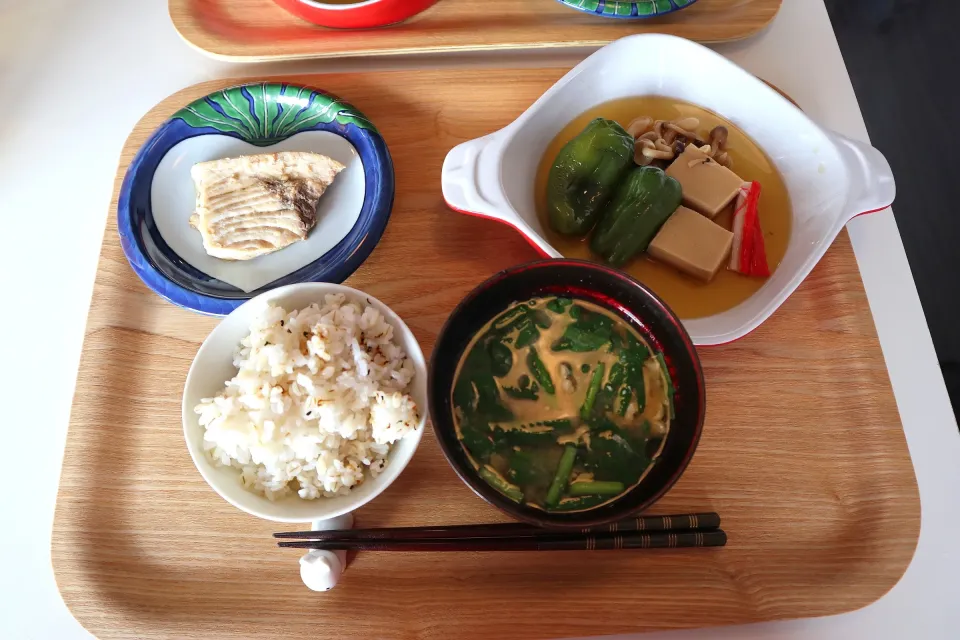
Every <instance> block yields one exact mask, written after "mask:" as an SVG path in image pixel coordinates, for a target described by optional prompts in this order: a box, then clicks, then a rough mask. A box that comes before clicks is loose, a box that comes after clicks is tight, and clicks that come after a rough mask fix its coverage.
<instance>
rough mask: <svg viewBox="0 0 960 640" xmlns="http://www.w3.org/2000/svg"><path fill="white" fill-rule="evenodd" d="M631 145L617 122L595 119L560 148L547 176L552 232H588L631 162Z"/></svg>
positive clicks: (579, 233)
mask: <svg viewBox="0 0 960 640" xmlns="http://www.w3.org/2000/svg"><path fill="white" fill-rule="evenodd" d="M633 145H634V140H633V136H631V135H630V134H629V133H627V132H626V130H625V129H624V128H623V127H621V126H620V125H619V124H618V123H616V122H614V121H613V120H605V119H603V118H597V119H596V120H593V121H592V122H591V123H590V124H588V125H587V127H586V128H585V129H584V130H583V131H582V132H581V133H580V134H579V135H578V136H577V137H576V138H574V139H573V140H571V141H570V142H568V143H567V144H566V145H565V146H564V147H563V149H561V150H560V153H558V154H557V158H556V160H554V163H553V167H551V169H550V175H549V177H548V178H547V211H548V214H549V221H550V227H551V228H552V229H553V230H554V231H556V232H558V233H562V234H564V235H570V236H584V235H586V234H588V233H589V232H590V229H592V228H593V226H594V225H595V224H596V222H597V219H598V218H599V217H600V212H601V211H602V210H603V207H604V205H605V204H606V203H607V201H608V200H609V199H610V197H611V196H612V195H613V194H614V191H615V190H616V185H617V182H618V181H619V180H620V178H621V177H622V176H623V173H624V171H626V170H627V168H628V167H629V166H631V165H632V164H633Z"/></svg>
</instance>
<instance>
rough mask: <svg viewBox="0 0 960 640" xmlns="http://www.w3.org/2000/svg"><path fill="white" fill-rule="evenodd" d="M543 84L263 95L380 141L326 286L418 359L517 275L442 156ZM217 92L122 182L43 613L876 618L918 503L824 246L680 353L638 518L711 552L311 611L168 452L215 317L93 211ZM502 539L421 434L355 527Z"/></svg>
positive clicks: (401, 572) (854, 282) (280, 565)
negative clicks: (797, 276)
mask: <svg viewBox="0 0 960 640" xmlns="http://www.w3.org/2000/svg"><path fill="white" fill-rule="evenodd" d="M705 4H706V2H705ZM562 73H563V70H558V69H524V70H516V69H508V70H503V69H499V70H475V69H473V70H459V71H450V70H447V71H416V72H413V71H399V72H384V73H371V74H351V75H349V76H348V75H329V76H306V77H288V78H284V80H285V81H288V82H300V83H304V84H309V85H312V86H316V87H319V88H323V89H326V90H329V91H331V92H333V93H335V94H338V95H341V96H343V97H344V98H346V99H348V100H350V101H352V102H353V103H355V104H356V105H357V106H358V107H359V108H360V109H361V110H362V111H364V112H365V113H366V114H367V115H368V116H369V117H370V118H371V119H372V120H373V121H374V122H375V123H376V124H377V126H378V127H379V128H380V130H381V132H382V133H383V135H384V137H385V138H386V140H387V143H388V145H389V146H390V149H391V152H392V154H393V158H394V161H395V163H396V171H397V195H396V205H395V208H394V211H393V216H392V218H391V221H390V224H389V225H388V227H387V231H386V233H385V235H384V236H383V239H382V241H381V242H380V244H379V246H378V247H377V248H376V250H375V251H374V252H373V254H372V255H371V257H370V258H369V259H368V260H367V262H366V263H365V264H364V265H363V266H362V267H361V268H360V269H359V271H358V272H357V273H356V274H355V275H354V276H353V277H352V278H350V279H349V280H348V281H347V284H349V285H351V286H353V287H357V288H360V289H363V290H365V291H367V292H369V293H371V294H372V295H374V296H376V297H377V298H379V299H381V300H383V301H384V302H385V303H386V304H388V305H390V306H391V307H392V308H393V309H394V310H396V311H397V312H398V313H399V314H400V315H401V316H402V317H403V318H404V319H405V320H406V322H407V324H409V325H410V328H411V329H412V330H413V332H414V333H415V334H416V336H417V338H418V340H419V341H420V342H421V344H422V346H423V348H424V351H425V352H426V353H427V354H429V353H430V351H431V349H432V347H433V344H434V340H435V338H436V335H437V332H438V331H439V329H440V327H441V324H442V323H443V321H444V319H445V318H446V316H447V314H448V313H449V312H450V311H451V310H452V309H453V307H454V306H455V305H456V304H457V302H458V301H459V300H460V299H461V298H462V297H463V296H464V295H465V294H466V293H467V292H468V291H469V290H470V289H472V288H473V287H474V286H475V285H477V284H478V283H479V282H481V281H482V280H483V279H485V278H486V277H488V276H489V275H491V274H493V273H494V272H496V271H498V270H500V269H503V268H505V267H508V266H510V265H513V264H517V263H519V262H523V261H527V260H531V259H534V258H536V255H535V254H534V253H533V250H532V249H531V248H530V247H529V246H528V245H527V244H526V243H525V242H524V241H523V239H522V238H521V237H520V236H519V235H517V234H516V233H514V232H513V231H511V230H510V229H508V228H507V227H505V226H502V225H499V224H496V223H494V222H490V221H485V220H481V219H477V218H472V217H468V216H464V215H459V214H456V213H454V212H452V211H450V210H449V209H447V207H446V206H445V205H444V202H443V200H442V197H441V192H440V167H441V163H442V161H443V158H444V155H445V154H446V152H447V151H448V150H449V149H450V148H451V147H453V146H454V145H455V144H457V143H459V142H462V141H464V140H467V139H470V138H474V137H478V136H481V135H483V134H486V133H488V132H491V131H494V130H496V129H498V128H500V127H502V126H504V125H506V124H508V123H509V122H510V121H512V120H513V119H514V118H515V117H516V116H517V115H519V114H520V113H521V112H522V111H523V110H524V109H525V108H526V107H527V106H529V104H530V103H531V102H533V101H534V100H535V99H536V98H537V97H538V96H539V95H540V94H541V93H542V92H543V91H544V90H546V89H547V88H548V87H549V86H550V85H551V84H552V83H553V82H554V81H556V80H557V79H558V78H559V77H560V76H561V75H562ZM228 84H231V83H228V82H225V81H215V82H208V83H205V84H201V85H197V86H195V87H190V88H188V89H185V90H184V91H181V92H180V93H178V94H176V95H174V96H172V97H170V98H168V99H167V100H165V101H164V102H162V103H161V104H160V105H158V106H157V107H155V108H154V109H153V110H152V111H150V113H148V114H147V115H146V116H145V117H144V118H143V120H141V121H140V123H139V124H138V125H137V126H136V128H135V129H134V131H133V132H132V134H131V135H130V137H129V139H128V140H127V143H126V145H125V146H124V149H123V153H122V157H121V159H120V167H119V170H118V174H117V177H116V185H115V193H114V200H113V204H112V208H111V212H110V217H109V220H108V223H107V227H106V231H105V234H104V241H103V248H102V253H101V256H100V263H99V268H98V271H97V276H96V285H95V290H94V294H93V302H92V305H91V308H90V314H89V319H88V326H87V332H86V339H85V342H84V346H83V352H82V358H81V363H80V371H79V374H78V380H77V388H76V395H75V398H74V404H73V411H72V416H71V423H70V428H69V433H68V437H67V446H66V454H65V459H64V464H63V473H62V478H61V481H60V491H59V496H58V500H57V511H56V520H55V525H54V531H53V562H54V568H55V571H56V577H57V581H58V584H59V587H60V591H61V593H62V594H63V597H64V599H65V600H66V602H67V604H68V606H69V607H70V609H71V611H72V612H73V614H74V615H75V616H76V617H77V619H78V620H79V621H80V622H81V623H82V624H83V625H84V626H85V627H86V628H87V629H88V630H90V631H91V632H93V633H94V634H96V635H97V636H99V637H101V638H122V637H127V638H141V639H150V638H167V637H170V638H186V637H198V638H199V637H209V638H237V639H240V638H243V639H247V638H259V637H263V638H298V637H314V638H353V637H357V638H437V639H441V638H444V639H445V638H463V639H470V638H508V637H523V638H551V637H570V636H593V635H602V634H613V633H625V632H633V631H646V630H654V629H673V628H684V627H702V626H709V625H724V624H734V623H747V622H757V621H763V620H774V619H783V618H797V617H804V616H822V615H828V614H835V613H841V612H845V611H850V610H852V609H856V608H859V607H862V606H864V605H866V604H868V603H870V602H872V601H874V600H876V599H877V598H879V597H880V596H881V595H883V594H884V593H885V592H886V591H887V590H888V589H890V588H891V587H892V586H893V585H894V584H895V583H896V582H897V580H898V579H899V578H900V576H901V575H902V574H903V572H904V570H905V569H906V567H907V564H908V563H909V561H910V559H911V557H912V555H913V551H914V548H915V545H916V541H917V537H918V534H919V526H920V503H919V497H918V492H917V486H916V482H915V479H914V474H913V469H912V466H911V462H910V458H909V455H908V452H907V447H906V442H905V440H904V435H903V432H902V428H901V425H900V421H899V417H898V413H897V407H896V404H895V403H894V398H893V395H892V392H891V388H890V383H889V380H888V376H887V371H886V368H885V366H884V360H883V356H882V354H881V351H880V347H879V344H878V342H877V336H876V332H875V330H874V325H873V321H872V319H871V316H870V310H869V308H868V306H867V300H866V296H865V295H864V290H863V286H862V283H861V280H860V277H859V272H858V270H857V264H856V260H855V258H854V255H853V253H852V251H851V247H850V243H849V240H848V238H847V235H846V233H845V232H844V233H842V234H841V235H840V237H839V238H838V239H837V241H836V242H835V243H834V245H833V247H832V248H831V249H830V250H829V251H828V252H827V254H826V256H825V257H824V259H823V260H822V261H821V263H820V264H819V265H818V266H817V267H816V269H815V270H814V271H813V273H812V274H811V275H810V277H809V278H808V279H807V280H806V282H804V284H803V285H802V286H801V287H800V289H799V290H798V291H797V292H796V293H795V294H794V295H793V296H792V297H791V298H790V299H789V300H788V301H787V302H786V303H785V304H784V306H783V307H782V308H781V309H780V310H779V311H778V312H777V313H776V314H774V316H773V317H772V318H771V319H770V320H768V321H767V322H766V323H765V324H764V325H763V326H762V327H760V328H759V329H757V330H756V331H755V332H754V333H752V334H750V335H749V336H748V337H746V338H745V339H743V340H740V341H738V342H735V343H733V344H730V345H726V346H723V347H713V348H707V349H703V350H702V351H701V357H702V359H703V365H704V370H705V376H706V381H707V406H708V409H707V421H706V425H705V428H704V431H703V438H702V440H701V442H700V446H699V449H698V450H697V453H696V456H695V457H694V459H693V462H692V463H691V465H690V467H689V468H688V470H687V471H686V473H685V474H684V476H683V477H682V479H681V480H680V481H679V482H678V483H677V485H676V486H675V487H674V488H673V489H672V490H671V491H670V492H669V493H668V494H667V495H666V496H665V497H664V498H663V499H662V500H661V501H660V502H659V503H658V504H657V505H656V508H655V509H654V512H656V513H679V512H693V511H711V510H712V511H717V512H719V513H720V514H721V515H722V517H723V520H724V525H723V526H724V529H726V531H727V532H728V533H729V543H728V546H727V547H725V548H722V549H705V550H704V549H689V550H676V551H663V552H592V553H591V552H562V553H486V554H481V553H451V554H425V553H420V554H414V553H410V554H404V553H394V554H385V553H360V554H358V555H357V556H356V557H355V558H354V559H353V561H352V563H351V565H350V567H349V569H348V571H347V573H346V574H345V575H344V577H343V579H342V581H341V583H340V584H339V585H338V586H337V587H336V588H335V589H334V590H333V591H331V592H329V593H327V594H316V593H312V592H310V591H308V590H307V589H306V588H305V587H304V586H303V585H302V584H301V583H300V578H299V575H298V570H297V557H298V554H297V553H296V552H295V551H287V550H280V549H276V548H275V547H274V541H273V540H272V539H271V538H270V533H271V532H273V531H277V530H284V529H289V528H290V527H289V526H287V527H285V526H284V525H278V524H271V523H268V522H265V521H260V520H258V519H256V518H254V517H251V516H248V515H246V514H244V513H241V512H240V511H238V510H237V509H235V508H233V507H232V506H230V505H229V504H227V503H226V502H225V501H224V500H222V499H221V498H220V497H218V496H217V495H216V494H215V493H214V492H213V490H212V489H210V488H209V487H208V486H207V485H206V484H205V483H204V481H203V479H202V478H201V477H200V474H199V473H198V472H197V471H196V469H195V468H194V466H193V464H192V463H191V461H190V457H189V455H188V454H187V450H186V446H185V444H184V442H183V436H182V430H181V425H180V398H181V389H182V387H183V382H184V379H185V377H186V373H187V369H188V368H189V366H190V362H191V360H192V358H193V356H194V354H195V352H196V350H197V348H198V346H199V344H200V342H201V341H202V340H203V339H204V337H205V336H206V335H207V334H208V332H209V331H210V330H211V329H212V328H213V327H214V325H215V324H216V323H217V320H216V319H213V318H206V317H202V316H199V315H195V314H193V313H191V312H188V311H184V310H181V309H179V308H176V307H174V306H172V305H170V304H168V303H166V302H164V301H163V300H161V299H160V298H159V297H157V296H155V295H154V294H153V293H151V292H150V291H149V290H147V288H146V287H145V286H144V285H143V284H142V283H141V282H140V280H138V279H137V276H136V275H135V274H134V273H133V271H132V270H131V269H130V267H129V266H128V265H127V263H126V261H125V260H124V257H123V254H122V252H121V249H120V245H119V242H118V238H117V229H116V224H115V218H114V216H115V209H116V190H118V189H119V186H120V181H121V179H122V177H123V175H124V172H125V170H126V167H127V165H128V164H129V162H130V161H131V159H132V157H133V155H134V153H135V152H136V151H137V149H138V147H140V145H141V144H142V143H143V142H144V141H145V140H146V138H147V137H148V135H149V134H150V132H151V131H152V130H153V129H154V128H155V127H157V126H158V125H159V124H160V123H161V122H162V121H163V120H164V119H165V118H167V117H168V116H169V115H171V114H172V113H173V112H174V111H175V110H176V109H177V108H179V107H181V106H182V105H184V104H186V103H187V102H189V101H191V100H194V99H196V98H198V97H201V96H202V95H204V94H206V93H209V92H211V91H214V90H217V89H220V88H222V87H224V86H227V85H228ZM497 87H509V91H507V90H505V89H503V90H498V89H496V88H497ZM502 519H504V518H503V517H502V516H501V515H500V514H499V512H497V511H496V510H495V509H493V508H492V507H490V506H488V505H487V504H486V503H484V502H483V501H482V500H481V499H480V498H478V497H476V496H475V495H474V494H473V493H472V492H471V491H470V490H469V489H468V488H467V487H466V486H465V485H464V484H463V483H461V482H460V481H459V480H458V479H457V477H456V476H455V475H454V473H453V471H452V470H451V469H450V467H449V466H448V465H447V463H446V462H445V460H444V459H443V456H442V455H441V453H440V449H439V447H438V445H437V443H436V440H435V438H434V437H433V434H432V432H430V431H428V433H426V434H425V435H424V438H423V441H422V444H421V445H420V449H419V450H418V452H417V454H416V456H415V457H414V459H413V461H412V462H411V464H410V466H409V467H408V468H407V469H406V470H405V471H404V473H403V474H402V475H401V476H400V478H399V479H398V480H397V481H396V483H394V484H393V485H392V486H391V487H390V488H389V489H388V490H387V491H386V492H385V493H384V494H383V495H381V496H380V497H378V498H377V499H376V500H374V501H373V502H372V503H371V504H369V505H368V506H366V507H364V508H363V509H361V510H360V511H359V512H358V514H357V520H358V525H359V526H364V527H374V526H401V525H427V524H458V523H471V522H492V521H498V520H502Z"/></svg>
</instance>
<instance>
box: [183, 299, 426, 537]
mask: <svg viewBox="0 0 960 640" xmlns="http://www.w3.org/2000/svg"><path fill="white" fill-rule="evenodd" d="M318 288H319V290H322V291H323V292H324V293H323V294H321V295H317V291H318ZM311 293H312V295H311ZM351 293H352V294H355V295H351ZM305 298H309V299H310V300H311V301H317V302H313V303H312V304H307V305H303V306H301V304H300V303H299V302H297V301H298V300H300V301H302V300H304V299H305ZM236 314H239V315H240V316H242V317H236V318H235V317H234V316H235V315H236ZM218 332H222V333H223V335H218ZM231 336H232V337H231ZM228 341H229V342H228ZM227 349H229V351H227ZM214 352H215V353H214ZM224 356H226V358H225V359H226V362H223V360H221V361H220V363H219V364H218V363H217V362H216V359H219V358H224ZM215 371H220V372H222V373H221V374H220V376H219V377H214V376H216V375H217V374H216V373H215ZM425 378H426V366H425V363H424V362H423V354H422V352H421V351H420V349H419V346H418V345H417V344H416V341H415V339H414V338H413V336H412V334H411V332H410V330H409V329H408V328H407V327H406V325H404V324H403V322H402V321H400V319H399V318H398V317H397V316H396V315H395V314H394V313H393V312H392V311H390V310H389V309H388V308H387V307H386V306H385V305H383V304H382V303H380V302H379V301H377V300H375V299H373V298H371V297H369V296H366V295H364V294H362V293H361V292H358V291H354V290H352V289H349V288H348V287H343V286H340V285H330V284H322V283H305V284H302V285H291V286H290V287H283V288H281V289H276V290H273V291H271V292H268V293H266V294H263V295H262V296H259V297H258V298H254V299H253V300H251V301H249V302H247V303H245V304H244V305H242V306H241V307H240V308H238V309H237V310H236V311H234V312H233V313H232V314H231V315H230V316H228V317H227V318H226V319H225V320H224V321H223V322H222V323H221V325H220V326H218V327H217V328H216V329H215V330H214V332H213V333H211V335H210V337H208V339H207V341H205V342H204V345H203V346H202V347H201V349H200V351H199V352H198V354H197V357H196V359H195V361H194V364H193V366H192V367H191V371H190V374H189V375H188V378H187V385H186V388H185V390H184V400H183V412H184V433H185V435H186V437H187V443H188V448H189V449H190V453H191V455H192V457H193V458H194V462H195V463H196V465H197V467H198V469H199V470H200V471H201V474H202V475H203V476H204V478H205V479H206V480H207V481H208V482H209V483H210V484H211V486H213V487H214V489H216V490H217V491H218V492H219V493H220V494H221V495H222V496H223V497H224V498H226V499H227V500H228V501H230V502H231V503H233V504H235V505H236V506H238V507H240V508H241V509H244V510H245V511H248V512H250V513H254V514H255V515H260V516H261V517H265V518H269V519H272V520H281V521H291V522H293V521H302V520H304V519H320V518H325V517H333V516H334V515H339V514H342V513H345V512H347V511H350V510H352V509H354V508H356V507H358V506H360V505H361V504H363V503H364V502H366V501H368V500H370V499H372V498H373V497H374V496H375V495H377V494H378V493H380V492H381V491H382V490H383V489H384V488H385V487H386V485H388V484H389V483H390V482H391V481H392V480H393V479H394V478H395V477H396V476H397V475H398V474H399V471H400V470H401V469H402V468H403V466H405V465H406V463H407V462H408V461H409V459H410V457H411V456H412V454H413V451H414V450H415V449H416V445H417V443H418V442H419V439H420V436H421V434H422V432H423V425H424V423H425V419H426V416H425V415H424V413H425V412H426V402H425V400H426V398H425V395H426V393H425V390H426V379H425ZM224 380H226V382H225V383H224ZM395 467H398V468H395ZM228 483H232V485H233V486H232V487H231V486H229V485H228ZM238 490H239V492H238ZM241 494H246V495H241ZM298 503H299V504H298ZM311 504H315V505H316V507H310V506H309V505H311ZM328 504H329V505H330V506H329V507H328V506H326V505H328ZM302 505H308V506H306V507H303V506H302ZM334 505H335V506H334Z"/></svg>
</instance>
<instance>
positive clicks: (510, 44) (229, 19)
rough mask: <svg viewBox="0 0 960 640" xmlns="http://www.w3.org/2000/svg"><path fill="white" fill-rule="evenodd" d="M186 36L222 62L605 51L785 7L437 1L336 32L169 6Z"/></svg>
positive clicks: (254, 8) (750, 22) (280, 19)
mask: <svg viewBox="0 0 960 640" xmlns="http://www.w3.org/2000/svg"><path fill="white" fill-rule="evenodd" d="M169 2H170V5H169V6H170V17H171V18H172V19H173V24H174V26H175V27H176V29H177V31H178V32H179V33H180V35H181V36H183V37H184V39H186V41H187V42H189V43H190V44H192V45H194V46H195V47H197V48H198V49H200V50H201V51H204V52H206V53H208V54H211V55H214V56H216V57H220V58H230V59H243V60H283V59H291V58H329V57H339V56H367V55H389V54H399V53H436V52H440V51H491V50H501V49H549V48H555V47H598V46H601V45H604V44H607V43H608V42H612V41H613V40H616V39H617V38H621V37H623V36H627V35H630V34H633V33H651V32H657V33H669V34H673V35H677V36H682V37H684V38H688V39H690V40H697V41H700V42H725V41H730V40H739V39H741V38H746V37H748V36H751V35H753V34H755V33H757V32H758V31H760V30H761V29H763V28H764V27H766V26H767V25H768V24H769V23H770V21H771V20H773V17H774V16H775V15H776V14H777V11H779V10H780V4H781V2H782V0H699V1H698V2H697V3H696V4H694V5H693V6H691V7H688V8H686V9H683V10H681V11H675V12H673V13H671V14H668V15H666V16H663V17H660V18H652V19H646V20H617V19H610V18H599V17H595V16H591V15H587V14H584V13H581V12H579V11H575V10H573V9H570V8H569V7H565V6H563V5H562V4H560V3H559V2H554V1H553V0H440V2H438V3H437V4H436V5H434V6H433V7H431V8H430V9H428V10H427V11H425V12H423V13H422V14H420V15H418V16H415V17H413V18H411V19H410V20H408V21H407V22H404V23H401V24H398V25H393V26H390V27H382V28H379V29H357V30H335V29H326V28H323V27H318V26H315V25H313V24H310V23H309V22H305V21H304V20H301V19H300V18H297V17H296V16H294V15H292V14H289V13H287V12H286V11H285V10H283V9H281V8H280V7H279V6H277V5H276V4H274V2H273V0H169Z"/></svg>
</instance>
